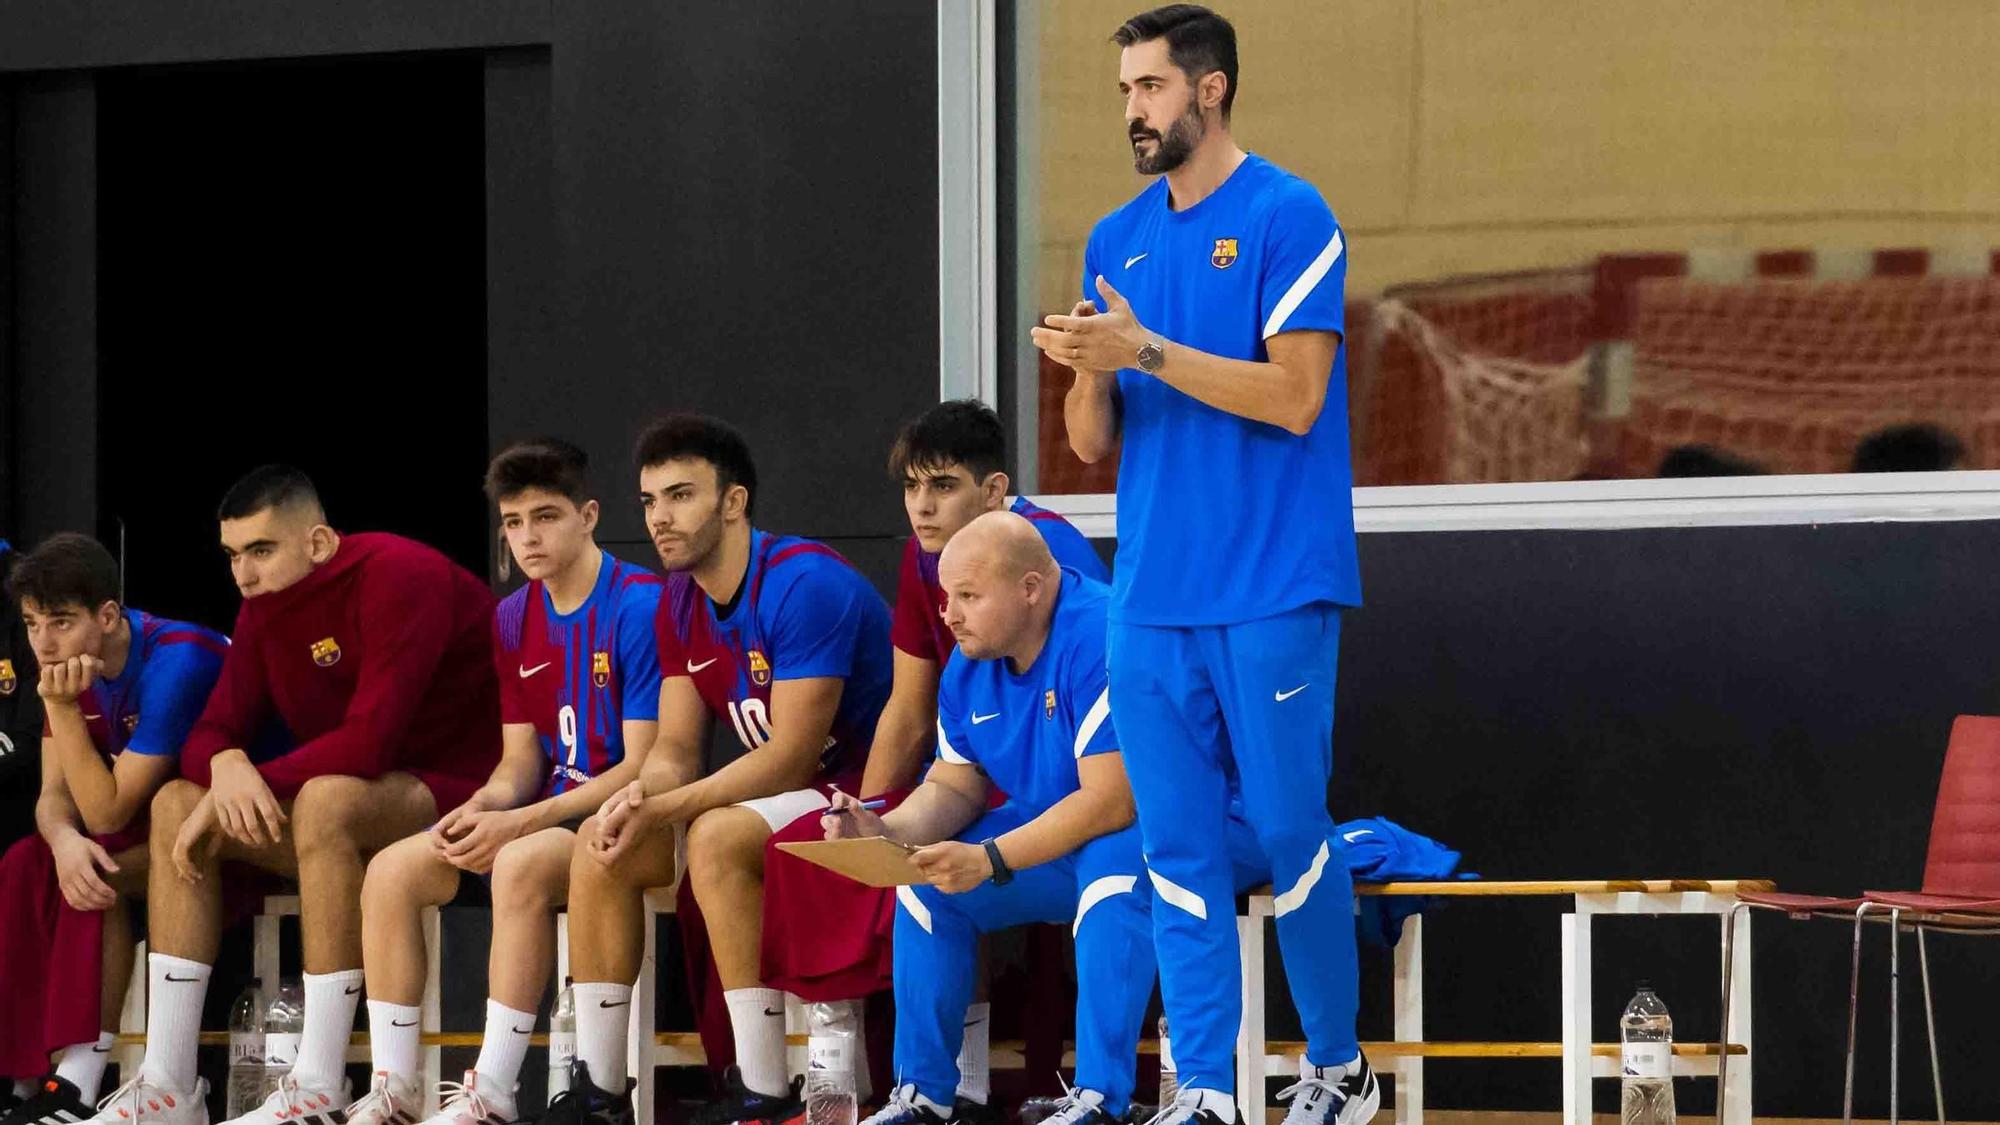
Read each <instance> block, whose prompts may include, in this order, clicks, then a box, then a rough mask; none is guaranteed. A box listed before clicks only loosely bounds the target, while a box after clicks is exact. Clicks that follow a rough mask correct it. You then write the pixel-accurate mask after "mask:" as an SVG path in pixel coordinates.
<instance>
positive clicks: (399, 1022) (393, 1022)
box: [389, 1020, 417, 1027]
mask: <svg viewBox="0 0 2000 1125" xmlns="http://www.w3.org/2000/svg"><path fill="white" fill-rule="evenodd" d="M389 1026H390V1027H415V1026H417V1021H416V1020H411V1021H410V1022H408V1023H404V1022H403V1021H402V1020H390V1021H389Z"/></svg>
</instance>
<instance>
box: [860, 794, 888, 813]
mask: <svg viewBox="0 0 2000 1125" xmlns="http://www.w3.org/2000/svg"><path fill="white" fill-rule="evenodd" d="M888 804H889V799H888V798H887V797H877V798H875V799H874V800H872V801H863V802H861V807H862V808H864V809H867V810H868V811H869V812H874V811H875V810H876V809H879V808H884V807H886V806H887V805H888Z"/></svg>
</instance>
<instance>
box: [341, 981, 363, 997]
mask: <svg viewBox="0 0 2000 1125" xmlns="http://www.w3.org/2000/svg"><path fill="white" fill-rule="evenodd" d="M359 991H361V986H360V985H358V984H357V985H355V986H354V987H352V988H349V989H348V990H347V991H345V992H342V993H341V995H342V996H352V995H354V994H355V993H357V992H359Z"/></svg>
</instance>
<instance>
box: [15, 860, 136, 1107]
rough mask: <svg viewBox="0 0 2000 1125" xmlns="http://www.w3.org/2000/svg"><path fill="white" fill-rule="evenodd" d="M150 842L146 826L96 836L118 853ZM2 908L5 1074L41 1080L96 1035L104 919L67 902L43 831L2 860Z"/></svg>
mask: <svg viewBox="0 0 2000 1125" xmlns="http://www.w3.org/2000/svg"><path fill="white" fill-rule="evenodd" d="M145 838H146V829H145V826H144V825H143V824H141V825H140V826H139V827H138V828H137V830H136V831H135V830H132V829H127V830H126V831H124V832H121V833H117V834H114V835H106V836H98V837H95V839H96V840H97V842H98V843H100V844H102V845H103V846H104V849H105V850H106V851H108V852H111V853H112V854H113V855H116V854H117V853H118V852H121V851H124V850H125V849H126V848H129V847H131V846H132V845H133V844H134V843H137V842H139V841H142V840H144V839H145ZM0 903H5V904H6V908H5V909H4V910H0V1076H4V1077H7V1078H39V1077H41V1076H42V1075H43V1074H45V1073H47V1071H48V1068H49V1054H50V1052H52V1051H55V1050H58V1049H60V1048H63V1047H67V1046H69V1045H70V1044H72V1043H84V1042H88V1041H91V1040H95V1039H96V1038H97V1031H98V1026H97V1025H98V1022H99V1020H98V1018H97V1017H98V1008H99V1005H100V996H99V994H100V993H101V992H102V991H103V987H104V914H103V912H102V911H97V910H77V909H74V908H73V907H71V906H70V904H69V903H68V902H67V901H65V900H64V899H63V895H62V888H61V887H60V886H58V885H57V883H56V857H55V853H54V852H52V851H50V850H49V844H48V841H47V840H44V839H42V837H41V834H40V833H37V834H35V835H33V836H29V837H27V838H26V839H23V840H18V841H16V842H15V844H14V846H13V847H11V848H8V849H7V853H6V855H4V856H0Z"/></svg>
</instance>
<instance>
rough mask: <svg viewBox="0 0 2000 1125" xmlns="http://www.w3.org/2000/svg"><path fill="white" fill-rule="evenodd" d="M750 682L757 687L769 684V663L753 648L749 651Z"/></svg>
mask: <svg viewBox="0 0 2000 1125" xmlns="http://www.w3.org/2000/svg"><path fill="white" fill-rule="evenodd" d="M750 682H751V683H753V684H756V685H757V686H758V687H763V686H764V685H765V684H768V683H770V682H771V662H770V661H768V660H766V659H764V654H763V653H761V652H759V651H757V650H756V649H754V648H753V649H751V650H750Z"/></svg>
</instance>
